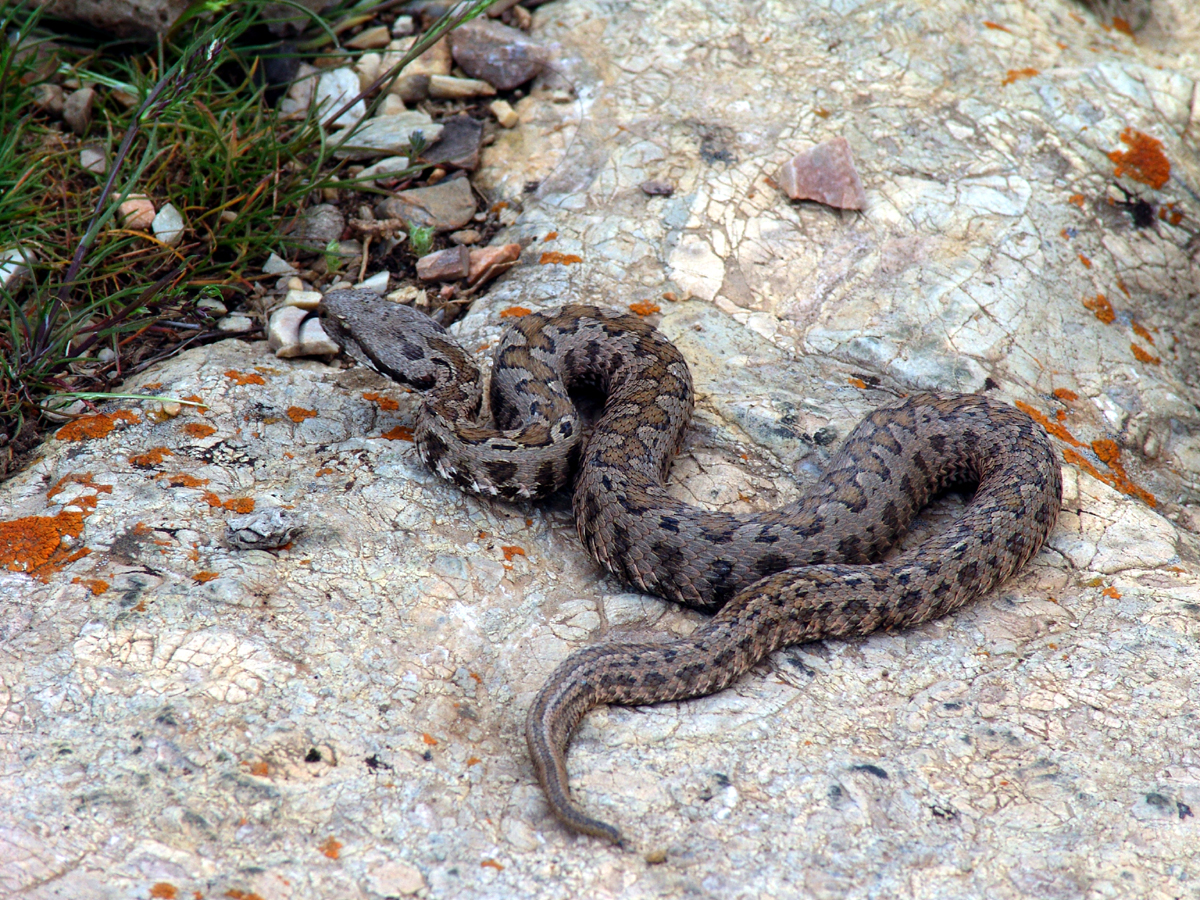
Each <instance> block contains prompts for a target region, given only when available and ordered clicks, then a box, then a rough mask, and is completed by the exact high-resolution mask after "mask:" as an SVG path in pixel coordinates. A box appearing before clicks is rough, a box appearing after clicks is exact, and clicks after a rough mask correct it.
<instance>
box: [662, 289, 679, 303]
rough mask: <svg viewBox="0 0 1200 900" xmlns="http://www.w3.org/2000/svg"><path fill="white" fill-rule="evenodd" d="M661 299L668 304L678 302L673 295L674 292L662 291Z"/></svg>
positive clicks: (676, 297)
mask: <svg viewBox="0 0 1200 900" xmlns="http://www.w3.org/2000/svg"><path fill="white" fill-rule="evenodd" d="M662 298H663V299H664V300H666V301H667V302H668V303H678V302H679V297H678V296H677V295H676V294H675V292H674V291H664V292H663V295H662Z"/></svg>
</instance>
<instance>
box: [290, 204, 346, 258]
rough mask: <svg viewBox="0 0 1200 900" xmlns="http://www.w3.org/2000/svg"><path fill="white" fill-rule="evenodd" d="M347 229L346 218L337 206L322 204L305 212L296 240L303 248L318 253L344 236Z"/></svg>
mask: <svg viewBox="0 0 1200 900" xmlns="http://www.w3.org/2000/svg"><path fill="white" fill-rule="evenodd" d="M345 228H346V217H345V216H343V215H342V211H341V210H340V209H338V208H337V207H336V206H333V205H331V204H329V203H321V204H318V205H317V206H313V207H311V208H309V209H307V210H305V212H304V217H303V218H302V219H301V220H300V227H299V230H298V233H297V235H296V240H297V241H298V242H299V243H300V245H301V246H303V247H306V248H308V249H309V250H315V251H317V252H318V253H320V252H323V251H324V250H325V248H326V247H328V246H329V245H330V244H331V243H332V242H334V241H336V240H338V239H340V238H341V236H342V231H344V230H345Z"/></svg>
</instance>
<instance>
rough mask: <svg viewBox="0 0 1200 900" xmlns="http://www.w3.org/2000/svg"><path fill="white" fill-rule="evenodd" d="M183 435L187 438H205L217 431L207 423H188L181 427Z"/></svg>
mask: <svg viewBox="0 0 1200 900" xmlns="http://www.w3.org/2000/svg"><path fill="white" fill-rule="evenodd" d="M183 433H184V434H186V435H187V436H188V437H194V438H206V437H208V436H209V435H213V434H216V433H217V429H215V428H213V427H212V426H211V425H209V424H208V423H207V422H188V423H187V424H186V425H184V426H183Z"/></svg>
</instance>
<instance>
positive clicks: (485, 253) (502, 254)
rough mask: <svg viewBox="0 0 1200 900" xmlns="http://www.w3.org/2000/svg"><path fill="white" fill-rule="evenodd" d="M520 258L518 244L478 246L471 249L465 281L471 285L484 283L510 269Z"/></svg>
mask: <svg viewBox="0 0 1200 900" xmlns="http://www.w3.org/2000/svg"><path fill="white" fill-rule="evenodd" d="M520 258H521V245H520V244H502V245H500V246H498V247H480V248H479V249H477V250H472V251H471V265H470V267H469V270H468V273H467V283H468V284H470V285H472V286H473V285H478V284H486V283H487V282H489V281H491V280H492V279H493V278H496V277H498V276H500V275H503V274H504V273H505V272H507V271H508V270H509V269H511V268H512V267H513V266H514V265H516V263H517V260H518V259H520Z"/></svg>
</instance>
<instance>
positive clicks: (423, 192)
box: [375, 178, 475, 231]
mask: <svg viewBox="0 0 1200 900" xmlns="http://www.w3.org/2000/svg"><path fill="white" fill-rule="evenodd" d="M474 214H475V194H474V192H473V191H472V190H471V185H470V182H468V181H467V179H465V178H451V179H450V180H448V181H442V182H439V183H438V184H435V185H433V186H432V187H424V188H413V189H412V190H409V191H401V192H400V193H398V194H396V195H395V196H394V197H390V198H388V199H387V200H384V201H383V202H382V203H380V204H378V205H377V206H376V207H375V215H376V216H378V217H379V218H381V219H404V220H405V221H406V222H411V223H412V224H414V225H417V226H421V227H432V228H433V229H434V230H435V231H456V230H458V229H459V228H462V227H463V226H464V225H466V224H467V223H468V222H470V221H471V217H472V216H473V215H474Z"/></svg>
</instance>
